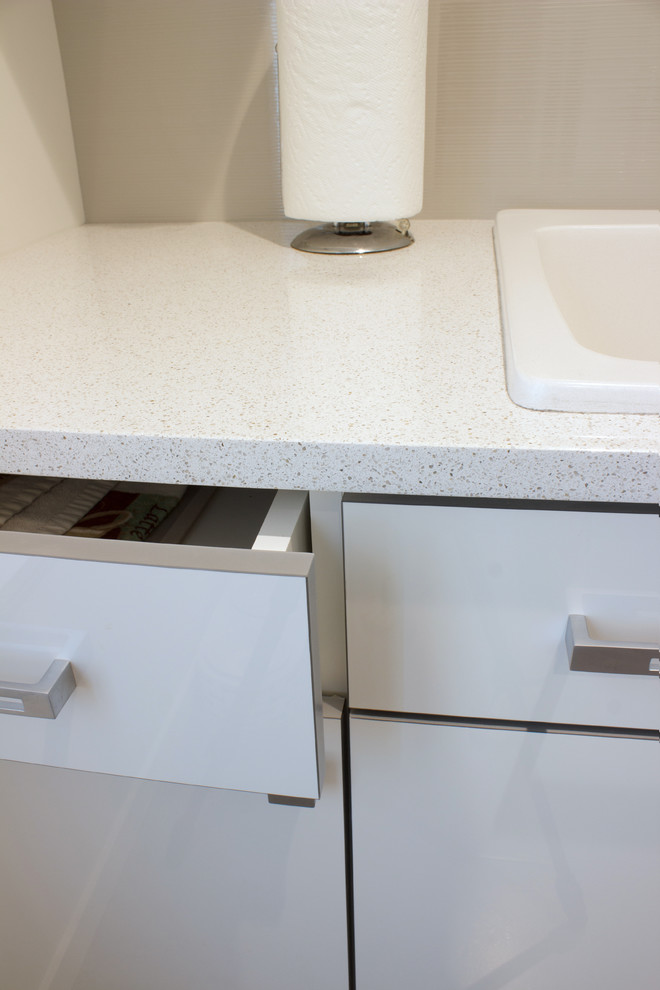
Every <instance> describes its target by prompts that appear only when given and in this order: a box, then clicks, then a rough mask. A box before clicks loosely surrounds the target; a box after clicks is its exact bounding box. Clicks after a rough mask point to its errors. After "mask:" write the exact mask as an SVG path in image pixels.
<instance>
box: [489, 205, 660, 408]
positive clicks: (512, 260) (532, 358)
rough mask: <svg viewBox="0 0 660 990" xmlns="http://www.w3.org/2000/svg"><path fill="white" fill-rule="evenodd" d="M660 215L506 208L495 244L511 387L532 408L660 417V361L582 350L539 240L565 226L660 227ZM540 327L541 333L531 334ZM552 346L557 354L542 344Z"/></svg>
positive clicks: (520, 401) (518, 399) (517, 399)
mask: <svg viewBox="0 0 660 990" xmlns="http://www.w3.org/2000/svg"><path fill="white" fill-rule="evenodd" d="M659 225H660V210H571V209H566V210H563V209H562V210H560V209H540V210H524V209H511V210H500V211H499V212H498V213H497V215H496V217H495V226H494V244H495V255H496V260H497V272H498V285H499V293H500V307H501V316H502V340H503V350H504V364H505V372H506V382H507V389H508V392H509V395H510V397H511V399H512V400H513V401H514V402H515V403H517V404H518V405H521V406H524V407H526V408H529V409H539V410H551V411H561V412H602V413H622V412H623V413H660V362H657V361H645V360H636V359H633V358H625V357H611V356H609V355H607V354H601V353H599V352H597V351H593V350H591V349H589V348H587V347H585V346H583V345H582V344H580V343H579V342H578V341H577V340H576V339H575V337H574V336H573V334H572V333H571V331H570V329H569V327H568V325H567V324H566V321H565V320H564V317H563V315H562V313H561V312H560V310H559V307H558V305H557V302H556V301H555V298H554V295H553V293H552V290H551V288H550V286H549V284H548V282H547V280H546V276H545V271H544V267H543V262H542V259H541V253H540V249H539V242H538V238H537V234H538V232H539V231H540V230H543V229H548V228H560V227H608V228H611V227H628V228H629V227H640V226H643V227H648V226H654V227H657V226H659ZM530 326H532V327H533V328H534V329H533V332H530V331H529V327H530ZM544 340H545V341H547V340H551V341H552V349H551V350H550V349H548V348H543V347H541V346H540V342H541V341H544Z"/></svg>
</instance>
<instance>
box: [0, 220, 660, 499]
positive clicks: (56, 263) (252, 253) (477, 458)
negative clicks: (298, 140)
mask: <svg viewBox="0 0 660 990" xmlns="http://www.w3.org/2000/svg"><path fill="white" fill-rule="evenodd" d="M304 226H305V225H304V224H299V223H273V222H270V223H262V224H257V223H250V224H247V223H246V224H230V223H197V224H159V225H151V224H145V225H126V226H124V225H112V226H104V225H95V226H86V227H80V228H78V229H75V230H70V231H66V232H64V233H61V234H57V235H55V236H53V237H51V238H48V239H46V240H44V241H40V242H39V243H37V244H34V245H31V246H30V247H28V248H26V249H24V250H22V251H20V252H17V253H15V254H11V255H7V256H5V257H4V258H3V259H0V333H1V341H2V343H1V348H2V350H1V363H0V471H6V472H19V473H26V474H46V475H54V476H70V477H99V478H112V479H130V480H142V481H165V482H187V483H197V484H218V485H237V486H253V487H284V488H308V489H312V490H319V491H348V492H373V493H398V494H421V495H456V496H484V497H505V498H552V499H578V500H604V501H611V500H613V501H637V502H658V501H659V500H660V494H659V493H660V417H658V416H633V415H611V416H608V415H587V414H584V413H580V414H568V413H557V412H533V411H530V410H526V409H521V408H519V407H518V406H515V405H514V404H513V403H512V402H511V400H510V399H509V397H508V395H507V392H506V388H505V383H504V371H503V365H502V353H501V346H500V322H499V311H498V297H497V278H496V271H495V263H494V256H493V247H492V237H491V224H490V223H489V222H487V221H414V222H413V232H414V234H415V238H416V243H415V244H414V245H413V246H412V247H410V248H407V249H406V250H404V251H395V252H392V253H388V254H380V255H373V256H371V257H326V256H318V255H317V256H315V255H306V254H300V253H299V252H296V251H293V250H292V249H290V248H289V247H288V244H289V241H290V239H291V237H292V236H293V235H294V234H295V233H296V232H297V231H298V230H301V229H303V227H304Z"/></svg>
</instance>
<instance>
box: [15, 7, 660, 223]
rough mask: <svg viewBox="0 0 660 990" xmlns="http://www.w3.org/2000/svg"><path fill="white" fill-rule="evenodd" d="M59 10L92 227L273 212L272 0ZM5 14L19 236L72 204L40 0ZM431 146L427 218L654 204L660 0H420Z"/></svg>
mask: <svg viewBox="0 0 660 990" xmlns="http://www.w3.org/2000/svg"><path fill="white" fill-rule="evenodd" d="M53 9H54V13H55V21H56V25H57V32H58V37H59V43H60V48H61V52H62V61H63V65H64V74H65V78H66V85H67V91H68V97H69V105H70V110H71V117H72V121H73V129H74V135H75V145H76V152H77V157H78V166H79V170H80V176H81V186H82V192H83V198H84V204H85V210H86V215H87V219H88V220H89V221H158V220H203V219H248V218H274V217H279V216H281V199H280V187H279V161H278V158H279V156H278V138H277V107H276V77H275V71H274V46H275V26H274V15H273V3H272V0H53ZM0 13H1V15H2V38H3V41H4V52H5V62H4V63H2V69H1V71H2V72H3V76H2V81H1V83H0V88H1V89H2V91H3V100H4V103H5V104H7V103H9V109H8V111H7V112H8V113H10V114H12V115H13V116H12V119H11V126H10V131H9V133H10V134H11V135H12V141H11V142H3V150H2V152H1V154H2V155H3V158H2V162H1V163H0V182H1V183H2V187H3V190H4V189H5V188H9V189H10V190H11V193H10V195H9V196H7V197H3V204H2V210H3V214H2V216H1V217H0V226H1V227H2V228H3V229H4V230H5V231H7V230H9V231H10V238H11V236H15V234H16V231H17V230H19V233H20V236H23V237H24V239H25V240H28V239H31V237H32V236H41V234H43V233H44V232H48V231H49V230H50V229H51V228H52V229H55V228H56V227H57V226H66V225H68V224H69V223H71V222H77V218H78V217H79V216H80V206H79V203H78V202H77V201H76V196H77V193H76V183H75V181H74V177H75V167H74V165H73V164H72V161H71V148H70V135H69V131H68V119H67V115H66V107H65V104H64V102H63V96H62V87H61V77H60V76H59V66H58V64H57V54H56V48H55V45H54V40H53V33H52V23H51V21H50V16H49V3H48V0H0ZM28 28H29V30H28ZM5 76H6V80H5ZM12 87H13V88H12ZM5 90H6V92H5ZM18 91H20V93H21V95H20V96H19V95H17V92H18ZM3 111H4V107H3ZM8 149H9V154H8ZM426 149H427V150H426V181H425V205H424V211H423V213H422V216H425V217H464V218H469V217H486V218H489V217H492V216H493V215H494V214H495V212H496V210H498V209H500V208H503V207H516V206H517V207H520V206H538V207H540V206H569V207H570V206H584V207H589V206H602V207H607V206H609V207H620V208H622V207H629V208H635V207H655V206H657V205H658V202H659V201H660V2H659V0H430V42H429V67H428V99H427V145H426ZM33 230H36V231H37V233H36V234H34V235H33V234H32V233H30V232H31V231H33ZM12 231H13V232H14V233H13V235H11V232H12Z"/></svg>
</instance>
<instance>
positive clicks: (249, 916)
mask: <svg viewBox="0 0 660 990" xmlns="http://www.w3.org/2000/svg"><path fill="white" fill-rule="evenodd" d="M325 708H326V717H325V718H323V720H322V725H323V729H324V734H325V749H326V778H325V786H324V788H323V794H322V796H321V798H320V800H319V801H318V802H317V804H316V807H315V808H307V807H290V806H285V805H281V804H270V803H269V802H268V799H267V798H266V797H265V796H264V795H263V794H249V793H240V792H237V791H226V790H219V789H216V788H210V787H197V786H186V785H181V784H171V783H163V782H160V781H151V780H138V779H130V778H128V777H114V776H110V775H107V774H95V773H80V772H77V771H74V770H63V769H58V768H52V767H44V766H37V765H29V764H24V763H12V762H5V761H0V793H1V794H2V800H1V801H0V839H1V846H0V986H1V987H2V988H3V990H310V988H313V990H347V987H348V961H347V934H346V891H345V864H344V822H343V792H342V755H341V723H340V719H339V718H338V717H337V714H338V713H337V710H336V709H333V707H332V706H331V705H326V706H325Z"/></svg>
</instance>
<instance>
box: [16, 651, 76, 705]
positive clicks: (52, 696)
mask: <svg viewBox="0 0 660 990" xmlns="http://www.w3.org/2000/svg"><path fill="white" fill-rule="evenodd" d="M75 686H76V679H75V677H74V676H73V667H72V666H71V664H70V663H69V661H68V660H53V662H52V663H51V665H50V667H49V668H48V670H47V671H46V673H45V674H44V676H43V677H42V678H41V680H40V681H37V683H36V684H21V683H20V682H18V681H0V712H5V713H6V714H7V715H29V716H31V717H32V718H55V717H56V716H57V715H58V713H59V712H60V710H61V709H62V707H63V705H64V704H65V702H66V701H67V699H68V698H69V697H70V696H71V694H72V693H73V689H74V688H75Z"/></svg>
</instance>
